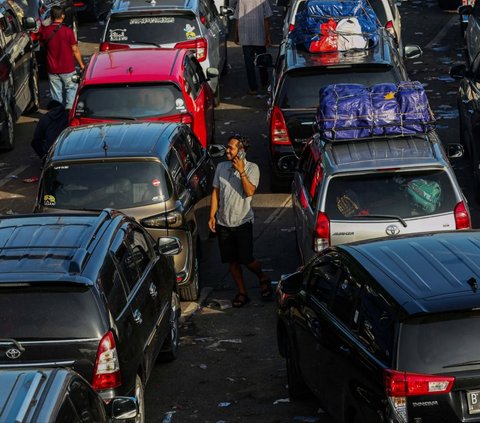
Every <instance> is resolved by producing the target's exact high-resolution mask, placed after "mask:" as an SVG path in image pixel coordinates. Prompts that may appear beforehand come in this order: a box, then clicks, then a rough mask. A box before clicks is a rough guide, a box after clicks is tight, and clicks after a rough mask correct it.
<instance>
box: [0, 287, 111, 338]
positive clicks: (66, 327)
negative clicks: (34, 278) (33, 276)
mask: <svg viewBox="0 0 480 423" xmlns="http://www.w3.org/2000/svg"><path fill="white" fill-rule="evenodd" d="M9 285H10V284H9ZM32 310H35V312H34V313H33V312H32ZM0 316H1V317H0V333H1V334H2V335H1V336H2V338H13V339H17V340H22V339H62V338H91V337H95V338H96V337H98V336H99V334H100V333H101V330H102V329H101V328H99V327H98V325H99V323H98V322H101V321H102V319H101V318H100V316H99V310H98V307H97V302H96V301H95V298H94V296H93V293H92V290H91V288H90V287H87V286H77V285H75V284H68V285H58V284H54V285H53V284H52V285H48V284H44V283H42V284H41V285H40V284H30V285H29V284H22V286H15V285H10V286H9V287H8V288H7V287H0Z"/></svg>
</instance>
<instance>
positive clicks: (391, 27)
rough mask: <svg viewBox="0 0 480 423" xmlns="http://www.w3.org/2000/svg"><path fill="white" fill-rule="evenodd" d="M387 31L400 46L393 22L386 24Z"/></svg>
mask: <svg viewBox="0 0 480 423" xmlns="http://www.w3.org/2000/svg"><path fill="white" fill-rule="evenodd" d="M385 29H386V30H387V31H388V32H389V33H390V35H391V36H392V37H393V39H394V40H395V42H396V43H397V44H398V37H397V32H396V31H395V26H394V25H393V21H388V22H387V23H386V24H385Z"/></svg>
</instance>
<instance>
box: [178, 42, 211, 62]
mask: <svg viewBox="0 0 480 423" xmlns="http://www.w3.org/2000/svg"><path fill="white" fill-rule="evenodd" d="M175 48H186V49H187V50H194V51H195V56H196V57H197V60H198V61H199V62H203V61H204V60H205V59H206V58H207V40H206V39H205V38H195V39H194V40H189V41H183V42H181V43H177V44H175Z"/></svg>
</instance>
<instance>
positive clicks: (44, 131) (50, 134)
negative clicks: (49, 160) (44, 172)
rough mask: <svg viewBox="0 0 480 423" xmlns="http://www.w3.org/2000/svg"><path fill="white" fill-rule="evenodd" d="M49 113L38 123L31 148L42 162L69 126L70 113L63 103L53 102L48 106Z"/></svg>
mask: <svg viewBox="0 0 480 423" xmlns="http://www.w3.org/2000/svg"><path fill="white" fill-rule="evenodd" d="M47 110H48V112H47V113H45V114H44V115H43V116H42V117H41V118H40V120H39V121H38V123H37V126H36V127H35V132H34V133H33V139H32V143H31V146H32V148H33V149H34V150H35V153H37V155H38V157H40V158H41V159H42V160H44V159H45V156H46V155H47V153H48V150H49V149H50V147H51V146H52V144H53V143H54V142H55V140H56V139H57V137H58V136H59V135H60V133H61V132H62V131H63V130H64V129H65V128H66V127H67V126H68V113H67V111H66V110H65V107H63V104H62V103H59V102H58V101H57V100H51V101H50V102H49V103H48V104H47Z"/></svg>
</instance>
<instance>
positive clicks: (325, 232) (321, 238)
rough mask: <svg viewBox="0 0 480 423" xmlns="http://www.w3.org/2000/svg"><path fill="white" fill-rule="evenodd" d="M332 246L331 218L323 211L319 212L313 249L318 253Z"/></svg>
mask: <svg viewBox="0 0 480 423" xmlns="http://www.w3.org/2000/svg"><path fill="white" fill-rule="evenodd" d="M328 246H330V219H329V218H328V216H327V215H326V214H325V213H323V212H318V215H317V222H316V224H315V230H314V233H313V250H314V251H315V252H316V253H319V252H320V251H322V250H324V249H325V248H327V247H328Z"/></svg>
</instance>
